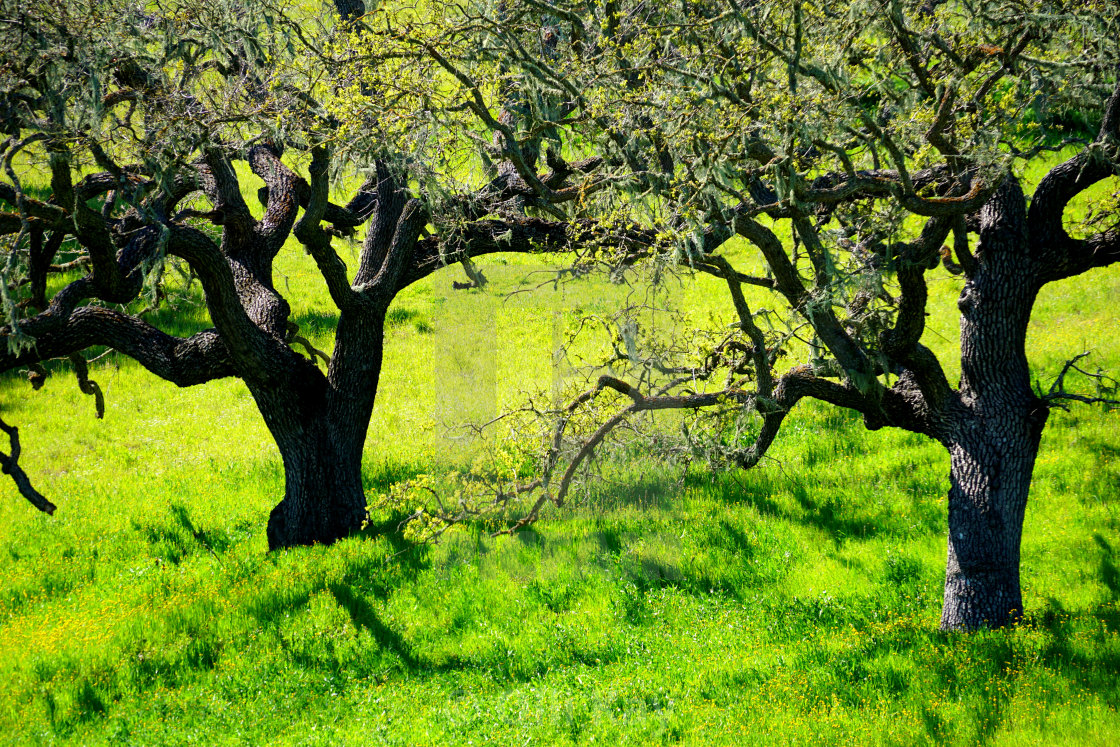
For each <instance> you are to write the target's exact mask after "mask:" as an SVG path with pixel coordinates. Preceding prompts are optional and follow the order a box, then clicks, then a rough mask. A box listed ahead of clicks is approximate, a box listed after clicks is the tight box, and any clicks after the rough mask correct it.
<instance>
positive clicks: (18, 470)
mask: <svg viewBox="0 0 1120 747" xmlns="http://www.w3.org/2000/svg"><path fill="white" fill-rule="evenodd" d="M0 430H2V431H4V433H6V434H8V442H9V444H11V451H12V453H11V454H5V453H3V452H0V470H2V471H3V472H4V474H5V475H10V476H11V478H12V480H14V481H15V484H16V487H17V488H18V489H19V492H20V495H22V496H23V497H24V498H26V499H27V500H28V502H30V503H31V505H32V506H34V507H35V508H37V509H39V510H40V511H42V512H43V513H45V514H47V515H53V514H54V512H55V510H56V509H57V508H58V507H57V506H55V505H54V504H53V503H51V502H50V501H48V500H47V499H46V498H44V497H43V494H42V493H40V492H39V491H38V490H36V489H35V488H34V486H32V485H31V480H30V479H29V478H28V477H27V473H26V472H24V471H23V468H22V467H20V466H19V456H20V451H21V449H20V443H19V429H18V428H16V427H15V426H14V425H8V424H7V423H5V422H4V421H3V420H0Z"/></svg>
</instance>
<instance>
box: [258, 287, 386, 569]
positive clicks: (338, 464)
mask: <svg viewBox="0 0 1120 747" xmlns="http://www.w3.org/2000/svg"><path fill="white" fill-rule="evenodd" d="M383 346H384V312H383V311H382V310H380V309H378V310H375V311H372V312H366V313H360V314H357V313H356V314H353V315H352V314H347V313H343V314H342V315H341V317H340V319H339V324H338V332H337V336H336V338H335V351H334V355H333V356H332V360H331V365H330V371H329V372H328V375H327V376H324V375H323V374H322V373H321V372H320V371H319V369H318V368H316V367H315V365H314V364H312V363H311V362H310V361H307V360H306V359H303V358H301V357H299V356H298V355H295V354H294V353H293V354H292V361H293V365H292V367H291V370H290V371H289V372H288V375H286V376H284V377H283V378H282V379H281V380H280V381H279V382H277V381H275V380H274V381H273V382H271V383H266V384H264V385H263V386H258V385H254V384H250V390H251V391H252V392H253V396H254V398H255V399H256V402H257V407H258V408H259V409H260V411H261V414H262V415H264V419H265V422H266V423H267V424H268V427H269V430H270V431H271V432H272V435H273V436H274V437H275V439H276V445H277V446H278V447H279V449H280V455H281V457H282V458H283V460H284V481H285V486H284V499H283V500H282V501H281V502H280V503H279V504H278V505H277V506H276V507H275V508H274V509H273V510H272V514H271V515H270V516H269V519H268V546H269V549H270V550H276V549H278V548H282V547H292V546H294V545H311V544H317V543H321V544H330V543H332V542H335V541H336V540H339V539H342V538H343V537H346V536H349V535H350V534H352V533H353V532H355V531H357V530H359V529H361V527H362V524H363V523H364V522H365V520H366V516H367V514H366V499H365V493H364V491H363V489H362V451H363V449H364V447H365V441H366V434H367V431H368V428H369V421H370V418H371V416H372V414H373V404H374V400H375V398H376V396H377V384H378V379H379V378H380V373H381V361H382V348H383Z"/></svg>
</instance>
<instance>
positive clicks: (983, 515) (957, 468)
mask: <svg viewBox="0 0 1120 747" xmlns="http://www.w3.org/2000/svg"><path fill="white" fill-rule="evenodd" d="M1025 218H1026V210H1025V200H1024V198H1023V193H1022V191H1021V190H1020V189H1019V186H1018V184H1017V183H1016V182H1015V181H1014V180H1012V179H1008V180H1007V181H1005V182H1004V185H1003V186H1002V187H1001V188H1000V190H999V191H998V192H997V193H996V195H995V196H994V197H993V198H992V200H991V201H990V202H989V203H988V204H987V205H986V206H985V207H984V209H983V211H982V212H981V230H980V244H979V246H978V249H977V258H976V259H977V267H976V270H975V272H974V273H973V275H972V276H971V277H970V278H969V280H968V282H967V283H966V284H965V287H964V290H963V291H962V293H961V297H960V300H959V301H958V306H959V307H960V310H961V385H960V403H959V407H957V408H954V410H953V412H952V413H951V414H950V416H949V419H950V421H951V424H950V426H949V428H948V430H947V437H946V438H945V439H944V441H945V443H946V445H947V446H948V449H949V456H950V465H951V468H950V481H951V484H950V489H949V548H948V562H947V566H946V573H945V600H944V607H943V609H942V614H941V627H942V629H944V630H975V629H977V628H981V627H1002V626H1004V625H1008V624H1011V623H1014V622H1015V621H1016V620H1018V619H1019V617H1020V616H1021V615H1022V611H1023V600H1022V592H1021V590H1020V586H1019V543H1020V539H1021V537H1022V532H1023V516H1024V512H1025V510H1026V506H1027V495H1028V493H1029V492H1030V483H1031V476H1032V474H1033V471H1034V463H1035V457H1036V456H1037V454H1038V445H1039V441H1040V439H1041V437H1042V429H1043V426H1044V425H1045V423H1046V417H1047V413H1048V410H1047V408H1046V406H1045V404H1044V403H1043V402H1042V401H1040V400H1039V399H1038V397H1036V396H1035V394H1034V392H1033V391H1032V390H1031V385H1030V369H1029V367H1028V364H1027V356H1026V336H1027V325H1028V323H1029V321H1030V314H1031V309H1032V307H1033V305H1034V300H1035V296H1036V295H1037V292H1038V283H1037V280H1036V279H1035V278H1036V268H1035V267H1034V266H1033V261H1032V259H1031V258H1030V256H1029V253H1028V250H1027V242H1026V231H1025Z"/></svg>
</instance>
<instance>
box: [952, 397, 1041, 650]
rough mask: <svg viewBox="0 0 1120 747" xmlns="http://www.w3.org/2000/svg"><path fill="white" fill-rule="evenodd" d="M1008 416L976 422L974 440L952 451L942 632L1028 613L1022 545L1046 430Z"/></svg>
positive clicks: (1020, 416)
mask: <svg viewBox="0 0 1120 747" xmlns="http://www.w3.org/2000/svg"><path fill="white" fill-rule="evenodd" d="M1036 412H1041V413H1043V414H1041V415H1033V416H1032V415H1031V414H1030V413H1024V412H1021V411H1020V412H1008V413H1007V417H1005V418H1002V419H1000V420H999V421H996V422H987V423H981V422H976V421H974V422H973V428H971V429H970V430H972V431H973V433H972V434H971V436H964V437H962V439H961V440H960V441H959V442H957V443H954V444H952V445H951V446H950V447H949V457H950V464H951V467H950V481H951V483H950V488H949V552H948V563H947V566H946V571H945V599H944V605H943V607H942V611H941V628H942V629H943V630H975V629H977V628H982V627H988V628H998V627H1003V626H1005V625H1009V624H1012V623H1014V622H1016V621H1017V620H1018V619H1019V617H1020V616H1021V615H1022V612H1023V597H1022V592H1021V590H1020V586H1019V543H1020V540H1021V538H1022V534H1023V515H1024V512H1025V510H1026V507H1027V495H1028V493H1029V491H1030V484H1031V474H1032V472H1033V470H1034V462H1035V456H1036V455H1037V453H1038V442H1039V438H1040V436H1041V434H1042V424H1043V423H1044V422H1045V420H1046V418H1045V414H1044V413H1045V410H1041V411H1036Z"/></svg>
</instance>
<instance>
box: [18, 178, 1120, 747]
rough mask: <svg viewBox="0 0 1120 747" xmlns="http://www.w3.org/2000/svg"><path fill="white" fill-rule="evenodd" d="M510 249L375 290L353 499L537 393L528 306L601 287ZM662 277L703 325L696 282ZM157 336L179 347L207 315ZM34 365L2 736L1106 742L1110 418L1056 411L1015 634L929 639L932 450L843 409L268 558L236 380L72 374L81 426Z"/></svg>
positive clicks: (97, 367)
mask: <svg viewBox="0 0 1120 747" xmlns="http://www.w3.org/2000/svg"><path fill="white" fill-rule="evenodd" d="M254 187H255V185H248V188H249V189H252V188H254ZM346 251H347V250H346V249H343V252H344V253H345V252H346ZM532 261H533V260H532V259H522V260H517V259H502V258H492V259H490V260H489V261H488V262H487V263H486V264H485V270H486V272H487V274H488V275H489V276H490V277H491V279H492V287H490V288H488V289H487V291H486V292H477V291H459V292H454V291H452V290H451V289H450V285H451V280H452V276H453V275H454V274H455V273H456V272H457V271H456V270H454V269H452V270H448V271H445V272H444V273H442V274H439V275H437V276H435V277H434V278H432V279H431V280H429V281H427V282H425V283H422V284H420V285H418V286H416V287H414V288H411V289H409V290H408V291H406V292H405V293H404V294H402V296H401V297H400V298H399V299H398V300H397V302H396V303H395V304H394V307H393V309H392V310H391V312H390V315H389V332H388V335H387V341H388V342H387V349H386V364H385V371H384V375H383V380H382V384H381V388H380V392H379V398H378V404H377V408H376V411H375V415H374V421H373V423H372V424H371V429H370V434H371V435H370V438H369V441H368V443H367V446H366V449H367V451H366V463H365V479H366V484H367V488H368V490H369V492H370V495H371V497H376V496H378V495H381V494H384V493H385V492H387V491H388V490H389V488H390V487H391V485H392V484H394V483H396V482H399V481H401V480H404V479H407V478H409V477H411V476H413V475H415V474H418V473H421V472H434V473H439V472H442V471H446V470H448V469H452V468H460V467H462V466H463V465H464V464H466V463H469V461H470V460H471V459H472V458H473V457H474V456H475V455H476V454H477V453H478V451H479V450H480V449H484V448H486V447H485V445H484V444H479V443H470V442H469V441H465V440H464V439H462V438H459V436H461V430H460V429H458V428H457V425H459V424H460V422H459V421H461V420H463V419H466V418H475V419H479V418H484V417H485V416H486V415H487V414H488V413H491V412H499V411H501V409H502V408H504V407H506V406H508V405H510V404H511V403H514V402H517V401H519V399H520V397H521V395H520V392H522V391H527V390H534V389H544V390H546V391H547V389H548V388H549V386H550V383H551V377H552V373H551V367H550V365H551V359H550V356H551V350H552V346H553V340H554V334H555V333H554V325H555V324H556V323H557V319H559V320H560V323H563V322H564V321H565V320H570V319H571V318H572V317H573V316H574V315H575V313H576V312H575V310H576V309H578V310H580V311H581V312H582V313H593V312H601V313H606V312H609V311H610V310H611V309H613V308H615V306H616V305H617V303H618V301H619V299H620V298H622V297H623V296H624V294H625V293H626V288H625V287H622V286H613V285H610V284H607V283H604V282H601V281H591V280H587V281H580V282H577V283H574V284H571V285H568V286H566V287H562V288H561V289H560V290H555V291H554V290H550V289H547V288H546V289H543V290H542V291H541V292H538V293H535V294H533V295H517V296H514V297H512V298H511V299H508V300H507V299H505V298H504V296H503V295H502V290H503V289H504V290H507V291H508V290H510V289H512V288H515V287H518V286H519V284H520V283H521V282H522V281H523V278H525V277H526V276H527V275H528V273H529V272H530V271H532V270H533V269H534V265H532V264H529V263H530V262H532ZM744 261H745V260H744ZM349 264H354V263H352V262H349ZM278 267H279V272H280V274H281V275H282V276H283V277H282V278H281V279H280V280H279V282H278V286H279V287H280V288H285V287H288V286H290V287H291V288H292V289H294V290H298V291H299V293H298V294H295V293H293V294H292V297H291V300H292V302H293V310H294V318H295V320H296V321H297V322H298V323H299V324H300V325H301V328H302V330H303V333H305V334H306V335H307V336H308V337H309V338H310V339H311V340H312V341H313V342H314V343H315V344H316V345H317V346H318V347H320V348H324V349H329V348H330V346H331V335H330V333H331V331H332V329H333V325H334V320H335V315H334V313H333V312H332V311H331V307H330V306H329V303H328V300H327V296H326V293H325V289H324V288H323V286H322V282H321V280H320V279H319V278H318V277H317V274H316V272H315V269H314V266H313V264H312V263H311V262H310V261H309V260H308V258H307V257H306V256H304V255H303V253H302V252H300V251H299V250H298V249H290V250H288V251H286V252H285V254H284V255H283V258H282V261H281V262H280V263H279V265H278ZM935 274H936V275H937V280H936V281H935V282H934V284H933V289H932V292H933V296H932V298H931V312H932V316H931V317H930V322H929V329H928V331H927V334H926V337H925V338H924V340H925V341H926V342H927V344H929V345H930V346H931V347H933V348H934V349H935V350H936V351H937V352H938V353H939V354H940V355H941V356H942V359H943V360H944V361H945V363H946V368H947V370H948V372H949V375H950V377H951V378H954V379H955V377H956V376H957V371H958V370H959V365H958V363H957V361H956V359H955V355H956V353H955V345H956V342H955V339H956V334H957V331H956V316H955V314H954V313H953V311H954V306H953V304H954V303H955V297H956V294H957V292H958V291H959V283H960V281H959V280H958V279H956V278H951V277H947V276H943V275H941V274H938V273H935ZM537 282H539V280H535V279H534V280H533V281H532V283H533V284H536V283H537ZM678 292H679V298H680V299H681V300H680V303H681V305H682V306H691V307H693V308H695V309H697V312H696V313H697V314H700V315H707V314H709V313H710V314H712V315H714V318H715V320H716V321H718V322H720V323H726V322H728V321H730V320H731V318H732V312H731V309H730V305H729V302H728V301H727V299H726V297H725V294H723V293H721V292H720V288H719V286H718V284H716V283H714V282H713V281H710V280H706V279H695V280H686V281H684V283H683V284H682V286H681V288H680V289H679V291H678ZM1116 298H1120V268H1112V269H1110V270H1106V271H1096V272H1094V273H1092V274H1090V275H1089V276H1087V277H1085V278H1082V279H1081V280H1078V281H1068V282H1065V283H1062V284H1057V285H1055V286H1053V287H1050V288H1047V289H1046V291H1045V292H1044V294H1043V296H1042V297H1041V298H1040V299H1039V303H1038V311H1037V314H1036V317H1035V318H1036V321H1035V323H1034V324H1033V326H1032V328H1031V333H1030V339H1029V345H1030V352H1031V358H1032V364H1033V365H1034V366H1035V373H1036V376H1037V377H1039V378H1040V379H1041V380H1042V381H1043V382H1048V381H1049V380H1050V379H1052V377H1053V376H1054V375H1055V374H1056V372H1057V370H1058V369H1059V368H1060V366H1061V363H1062V362H1063V361H1064V360H1065V359H1066V357H1068V356H1069V355H1070V354H1073V353H1077V352H1081V351H1082V350H1084V349H1088V348H1093V349H1095V350H1096V356H1095V358H1094V362H1095V363H1099V364H1100V365H1102V366H1104V367H1105V368H1108V369H1111V370H1113V371H1120V347H1118V346H1117V345H1116V336H1115V330H1116V329H1117V325H1118V324H1120V310H1118V309H1117V307H1116V305H1115V299H1116ZM183 303H189V299H187V300H184V301H183ZM156 321H157V323H158V324H160V325H161V326H164V327H165V328H167V329H169V330H174V331H177V332H180V333H182V332H188V331H190V330H192V329H194V328H197V326H199V325H203V324H205V313H204V311H202V310H194V311H191V312H189V313H188V314H187V316H186V318H185V320H184V319H183V318H174V317H173V316H170V315H167V316H164V317H156ZM492 342H493V344H491V343H492ZM53 371H54V373H53V375H52V377H51V378H50V379H49V380H48V382H47V384H46V386H45V387H44V389H43V390H42V391H39V392H34V393H33V392H31V389H30V386H28V385H27V383H26V382H24V381H23V380H22V379H21V377H20V376H18V375H9V376H7V377H4V378H3V379H0V410H2V412H3V414H4V418H5V420H6V421H8V422H11V423H14V424H16V425H18V426H20V428H21V431H20V433H21V436H22V439H23V444H24V456H23V458H22V462H21V463H22V464H23V466H24V467H25V468H26V469H27V471H28V472H29V474H31V475H32V478H33V479H34V480H35V482H36V484H37V486H38V487H39V488H40V489H41V490H42V491H43V492H44V493H45V494H46V495H47V496H48V497H50V498H51V499H52V500H53V501H54V502H55V503H57V504H58V505H59V511H58V513H57V514H56V516H55V517H46V516H42V515H38V514H36V513H35V512H34V511H33V510H32V509H31V508H30V507H29V506H28V505H27V504H26V503H25V502H23V501H22V500H21V499H19V498H18V496H16V495H15V492H14V490H13V489H12V487H11V486H10V485H9V486H7V487H4V486H3V484H0V488H3V489H2V491H0V494H2V496H3V499H2V500H0V680H2V681H3V682H4V683H5V685H4V688H3V690H2V692H0V734H2V735H3V738H0V741H5V742H13V743H79V744H99V743H113V744H122V743H133V744H142V745H148V744H186V743H204V744H211V743H216V744H223V743H230V744H236V743H248V744H258V743H296V744H320V743H322V744H349V743H367V742H372V743H384V744H441V743H454V744H467V743H476V744H478V743H486V742H490V743H497V744H542V743H543V744H566V743H580V744H583V743H590V742H596V743H629V744H648V743H665V742H684V743H711V744H742V743H760V744H770V743H773V744H789V743H836V744H849V743H872V744H914V743H936V744H941V743H960V744H974V743H989V742H994V743H1000V744H1005V743H1006V744H1036V743H1043V744H1070V743H1079V744H1114V743H1116V741H1117V740H1118V739H1120V716H1118V715H1117V711H1116V709H1117V706H1118V705H1120V412H1115V411H1114V412H1111V413H1109V412H1104V411H1101V410H1099V409H1088V408H1078V409H1074V410H1073V411H1072V412H1070V413H1062V412H1055V413H1054V414H1053V416H1052V417H1051V420H1050V425H1049V427H1048V429H1047V431H1046V435H1045V436H1044V442H1043V447H1042V453H1041V456H1040V459H1039V464H1038V467H1037V470H1036V475H1035V482H1034V487H1033V490H1032V497H1031V504H1030V506H1029V507H1028V513H1027V519H1026V527H1025V539H1024V545H1023V583H1024V598H1025V603H1026V607H1027V616H1026V620H1025V622H1024V623H1023V624H1022V625H1021V626H1019V627H1017V628H1015V629H1013V630H1009V631H1001V632H991V633H981V634H977V635H972V636H961V635H945V634H941V633H939V632H937V631H936V627H937V622H938V615H939V611H940V593H941V582H942V574H943V570H944V556H945V531H946V506H945V494H946V492H947V490H948V458H947V456H946V454H945V453H944V451H943V450H942V449H941V448H940V447H938V446H937V445H936V444H933V443H932V442H929V441H927V440H924V439H922V438H920V437H917V436H914V435H911V434H906V433H901V432H891V431H880V432H874V433H872V432H868V431H866V430H864V429H863V428H862V425H861V424H860V421H859V419H858V418H857V417H856V416H854V415H852V414H850V413H847V412H843V411H837V410H832V409H827V408H824V407H812V406H809V407H803V408H802V409H800V410H799V411H798V413H797V414H796V415H795V416H794V417H792V418H791V419H790V421H789V423H788V427H787V428H786V430H785V433H784V434H783V438H782V439H780V441H779V443H778V444H777V445H776V447H775V448H774V450H773V451H772V453H771V456H772V459H768V460H766V461H765V462H764V463H763V464H762V465H761V466H760V467H759V468H757V469H755V470H753V471H751V472H748V473H720V474H713V473H710V472H708V471H706V470H704V469H702V468H701V467H699V466H693V467H691V468H690V469H688V470H683V471H681V470H677V471H672V470H662V469H650V468H648V467H644V466H642V465H639V464H620V465H617V466H616V468H615V469H614V471H613V472H612V477H613V478H614V479H613V480H612V481H610V482H604V483H602V484H600V485H598V486H597V487H595V488H594V489H592V490H590V491H589V492H587V493H581V494H580V496H579V497H578V500H574V501H573V502H572V503H571V504H570V505H569V506H567V507H566V508H565V509H563V510H562V511H552V512H551V513H549V514H548V515H547V519H546V520H544V521H542V522H541V523H540V524H538V525H536V527H535V528H534V529H533V530H530V531H525V532H523V533H521V534H519V535H517V536H515V537H512V538H508V537H505V538H498V539H492V538H490V537H489V530H490V529H491V528H492V527H491V526H490V525H488V524H487V523H486V522H479V523H477V524H469V525H465V526H463V527H460V528H458V529H456V530H454V531H452V532H450V533H449V534H448V535H446V536H445V537H444V539H443V541H442V542H441V543H439V544H438V545H435V546H415V545H410V544H408V543H406V542H404V541H403V540H402V539H401V537H400V535H399V534H398V533H396V532H395V531H393V530H394V528H395V526H396V522H397V520H398V519H399V516H397V515H395V514H393V513H392V512H391V511H389V510H388V509H381V510H379V511H378V512H376V513H375V515H374V516H373V522H372V524H371V527H370V529H369V531H368V532H367V533H366V534H365V535H364V536H360V537H354V538H351V539H349V540H346V541H344V542H340V543H338V544H337V545H335V546H332V547H329V548H324V547H315V548H306V549H298V550H293V551H288V552H282V553H274V554H267V553H266V552H265V550H266V541H265V537H264V526H265V522H266V519H267V516H268V512H269V510H270V509H271V507H272V506H273V505H275V503H276V502H277V501H278V500H279V498H280V496H281V495H282V492H283V475H282V470H281V467H280V463H279V455H278V453H277V451H276V449H275V447H274V446H273V444H272V442H271V440H270V438H269V437H268V434H267V431H266V429H265V427H264V425H263V423H262V422H261V419H260V416H259V415H258V413H257V411H256V409H255V407H254V405H253V403H252V400H251V398H250V397H249V395H248V393H247V391H246V390H245V387H244V386H243V385H242V384H240V383H239V382H237V381H233V380H229V381H219V382H213V383H211V384H207V385H205V386H200V387H195V388H191V389H186V390H181V389H177V388H176V387H174V386H173V385H170V384H167V383H166V382H161V381H158V380H155V379H154V377H152V376H150V375H148V374H147V373H145V372H144V371H143V370H142V369H140V368H139V367H137V366H136V365H135V364H132V363H130V362H128V361H123V360H116V359H114V358H112V357H109V358H106V359H105V360H103V361H101V362H98V363H97V364H94V365H93V366H92V372H91V373H92V376H93V378H94V379H96V380H97V381H98V382H99V383H100V384H101V386H102V388H103V389H104V390H105V393H106V400H107V411H106V416H105V419H104V420H103V421H98V420H96V419H95V418H94V411H93V404H92V400H91V398H88V397H85V396H84V395H82V394H81V393H80V392H79V391H78V388H77V384H76V382H75V381H74V380H73V377H72V374H69V373H68V367H67V366H65V365H57V366H55V367H54V369H53ZM437 382H438V385H437ZM471 382H474V384H473V385H472V384H471ZM478 382H484V384H479V383H478Z"/></svg>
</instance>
